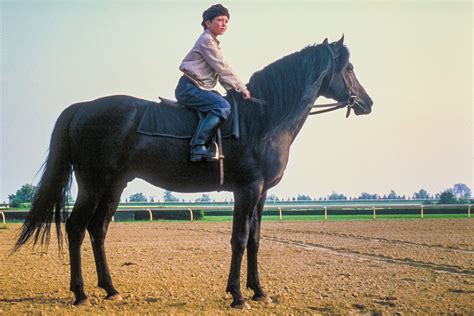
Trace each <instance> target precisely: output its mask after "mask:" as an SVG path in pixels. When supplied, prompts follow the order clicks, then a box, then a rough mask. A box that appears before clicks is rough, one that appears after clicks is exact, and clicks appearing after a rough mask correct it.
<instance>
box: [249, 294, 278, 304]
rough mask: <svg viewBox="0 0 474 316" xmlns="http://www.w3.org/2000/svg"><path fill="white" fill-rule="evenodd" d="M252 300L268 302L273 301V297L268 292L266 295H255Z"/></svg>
mask: <svg viewBox="0 0 474 316" xmlns="http://www.w3.org/2000/svg"><path fill="white" fill-rule="evenodd" d="M252 300H254V301H256V302H264V303H268V304H270V303H273V301H272V299H271V298H270V296H269V295H267V294H265V295H254V296H253V297H252Z"/></svg>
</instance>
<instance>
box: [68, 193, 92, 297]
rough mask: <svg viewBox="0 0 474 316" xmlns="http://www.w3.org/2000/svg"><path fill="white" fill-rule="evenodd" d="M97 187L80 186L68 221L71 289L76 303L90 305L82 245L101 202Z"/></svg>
mask: <svg viewBox="0 0 474 316" xmlns="http://www.w3.org/2000/svg"><path fill="white" fill-rule="evenodd" d="M98 191H99V190H97V189H96V188H92V187H89V188H87V189H85V188H84V187H80V189H79V194H78V198H77V201H76V203H75V204H74V208H73V210H72V214H71V216H70V217H69V219H68V220H67V223H66V232H67V237H68V244H69V258H70V264H71V283H70V290H71V291H72V292H73V293H74V295H75V297H76V299H75V301H74V305H89V304H90V303H89V300H88V299H87V296H86V294H85V292H84V280H83V278H82V267H81V245H82V242H83V241H84V235H85V232H86V227H87V224H88V223H89V221H90V219H91V218H92V215H93V214H94V211H95V209H96V207H97V204H98V202H99V197H100V193H99V192H98Z"/></svg>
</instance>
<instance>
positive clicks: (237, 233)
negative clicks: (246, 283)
mask: <svg viewBox="0 0 474 316" xmlns="http://www.w3.org/2000/svg"><path fill="white" fill-rule="evenodd" d="M261 191H262V185H261V184H260V183H258V184H256V183H254V184H252V185H250V186H247V187H245V188H241V189H239V190H237V191H235V192H234V199H235V204H234V219H233V223H232V239H231V245H232V259H231V263H230V272H229V279H228V281H227V289H226V291H227V292H229V293H230V294H231V295H232V304H231V306H232V307H233V308H240V309H242V308H247V307H249V306H248V304H247V303H246V302H245V301H244V299H243V297H242V293H241V292H240V268H241V265H242V257H243V254H244V251H245V248H246V247H247V243H248V240H249V232H250V224H251V218H252V217H254V213H255V211H256V205H257V202H258V200H259V198H260V194H261Z"/></svg>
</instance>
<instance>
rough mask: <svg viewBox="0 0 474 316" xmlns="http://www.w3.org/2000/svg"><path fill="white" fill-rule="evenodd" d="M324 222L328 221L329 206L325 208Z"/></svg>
mask: <svg viewBox="0 0 474 316" xmlns="http://www.w3.org/2000/svg"><path fill="white" fill-rule="evenodd" d="M324 220H325V221H327V220H328V208H327V206H325V207H324Z"/></svg>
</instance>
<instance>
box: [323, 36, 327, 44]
mask: <svg viewBox="0 0 474 316" xmlns="http://www.w3.org/2000/svg"><path fill="white" fill-rule="evenodd" d="M323 44H324V45H327V44H328V38H327V37H326V38H325V39H324V41H323Z"/></svg>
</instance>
